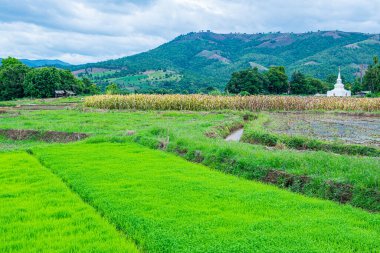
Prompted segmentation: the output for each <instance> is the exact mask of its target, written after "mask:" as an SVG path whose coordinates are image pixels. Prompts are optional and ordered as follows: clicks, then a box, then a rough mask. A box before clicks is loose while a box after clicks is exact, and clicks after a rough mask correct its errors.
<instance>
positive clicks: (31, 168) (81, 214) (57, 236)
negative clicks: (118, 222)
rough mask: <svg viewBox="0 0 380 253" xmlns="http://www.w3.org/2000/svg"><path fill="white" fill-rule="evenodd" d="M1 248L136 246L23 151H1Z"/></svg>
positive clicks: (65, 249)
mask: <svg viewBox="0 0 380 253" xmlns="http://www.w3.org/2000/svg"><path fill="white" fill-rule="evenodd" d="M0 164H1V166H0V185H1V187H0V210H1V211H0V241H1V243H0V251H1V252H27V251H28V252H30V251H33V252H57V251H62V252H138V250H137V248H136V246H135V245H134V243H133V242H131V241H129V240H126V238H125V236H124V235H122V234H121V233H119V232H118V231H117V230H116V229H115V228H113V227H112V226H111V225H110V224H108V223H107V222H106V221H105V220H104V219H102V218H101V217H100V216H99V214H97V213H96V212H95V211H94V210H93V209H92V208H91V207H89V206H88V205H86V204H84V203H83V202H82V201H81V199H80V198H79V197H78V196H77V195H75V194H73V193H72V192H71V191H70V190H69V189H67V187H66V186H65V185H64V184H63V183H62V181H60V180H59V179H58V178H57V177H56V176H54V175H52V174H51V172H50V171H48V170H47V169H46V168H44V167H43V166H41V165H40V164H39V162H38V161H37V160H36V159H35V158H34V157H32V156H30V155H28V154H27V153H25V152H17V153H3V154H0Z"/></svg>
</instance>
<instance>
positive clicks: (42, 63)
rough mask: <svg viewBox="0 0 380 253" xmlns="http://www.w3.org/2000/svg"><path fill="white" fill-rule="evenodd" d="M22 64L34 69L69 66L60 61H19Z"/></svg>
mask: <svg viewBox="0 0 380 253" xmlns="http://www.w3.org/2000/svg"><path fill="white" fill-rule="evenodd" d="M20 61H21V62H22V63H24V64H25V65H27V66H29V67H32V68H36V67H43V66H55V67H68V66H71V65H70V64H69V63H67V62H63V61H60V60H28V59H20ZM0 63H1V58H0Z"/></svg>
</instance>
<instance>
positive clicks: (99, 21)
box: [0, 0, 380, 64]
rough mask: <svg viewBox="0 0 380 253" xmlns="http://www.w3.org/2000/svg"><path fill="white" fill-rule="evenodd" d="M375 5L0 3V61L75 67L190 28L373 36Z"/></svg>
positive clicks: (277, 0)
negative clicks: (43, 61) (8, 59)
mask: <svg viewBox="0 0 380 253" xmlns="http://www.w3.org/2000/svg"><path fill="white" fill-rule="evenodd" d="M379 10H380V0H360V1H357V0H313V1H306V0H265V1H264V0H235V1H230V0H141V1H139V0H104V1H101V0H64V1H60V0H0V57H6V56H14V57H17V58H29V59H42V58H44V59H60V60H63V61H66V62H69V63H73V64H79V63H86V62H95V61H100V60H105V59H112V58H118V57H122V56H126V55H131V54H135V53H139V52H143V51H146V50H149V49H152V48H154V47H156V46H158V45H160V44H162V43H165V42H167V41H169V40H171V39H173V38H174V37H176V36H178V35H180V34H185V33H188V32H191V31H199V30H207V29H210V30H212V31H214V32H221V33H229V32H245V33H257V32H270V31H282V32H306V31H316V30H343V31H357V32H366V33H379V32H380V15H379Z"/></svg>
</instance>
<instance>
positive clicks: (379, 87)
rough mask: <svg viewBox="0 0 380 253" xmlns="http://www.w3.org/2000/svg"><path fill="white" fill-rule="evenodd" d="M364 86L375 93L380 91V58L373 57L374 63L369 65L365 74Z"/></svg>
mask: <svg viewBox="0 0 380 253" xmlns="http://www.w3.org/2000/svg"><path fill="white" fill-rule="evenodd" d="M363 87H364V88H365V89H367V90H369V91H371V92H373V93H376V92H380V64H379V58H378V57H377V56H375V57H374V58H373V64H371V65H370V66H368V70H367V72H366V73H365V75H364V79H363Z"/></svg>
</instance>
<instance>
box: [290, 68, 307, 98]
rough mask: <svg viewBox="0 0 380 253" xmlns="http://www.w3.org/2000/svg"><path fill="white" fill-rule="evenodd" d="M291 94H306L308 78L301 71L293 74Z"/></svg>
mask: <svg viewBox="0 0 380 253" xmlns="http://www.w3.org/2000/svg"><path fill="white" fill-rule="evenodd" d="M289 84H290V93H292V94H306V93H305V87H306V76H305V75H304V74H302V73H301V72H300V71H295V72H293V74H292V76H291V78H290V83H289Z"/></svg>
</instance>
